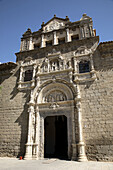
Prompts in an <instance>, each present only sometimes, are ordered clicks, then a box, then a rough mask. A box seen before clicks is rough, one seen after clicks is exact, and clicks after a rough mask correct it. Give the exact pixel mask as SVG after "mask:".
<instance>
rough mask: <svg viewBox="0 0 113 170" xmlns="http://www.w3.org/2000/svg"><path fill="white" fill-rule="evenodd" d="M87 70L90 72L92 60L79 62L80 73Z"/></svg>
mask: <svg viewBox="0 0 113 170" xmlns="http://www.w3.org/2000/svg"><path fill="white" fill-rule="evenodd" d="M87 72H90V62H89V61H81V62H80V63H79V73H87Z"/></svg>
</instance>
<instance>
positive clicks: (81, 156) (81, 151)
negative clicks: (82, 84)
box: [76, 84, 87, 162]
mask: <svg viewBox="0 0 113 170" xmlns="http://www.w3.org/2000/svg"><path fill="white" fill-rule="evenodd" d="M76 107H77V113H78V130H79V142H78V144H77V146H78V161H80V162H84V161H87V157H86V154H85V143H84V139H83V131H82V111H81V95H80V88H79V84H77V98H76Z"/></svg>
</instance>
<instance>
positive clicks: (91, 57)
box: [90, 54, 94, 71]
mask: <svg viewBox="0 0 113 170" xmlns="http://www.w3.org/2000/svg"><path fill="white" fill-rule="evenodd" d="M90 63H91V71H94V64H93V54H90Z"/></svg>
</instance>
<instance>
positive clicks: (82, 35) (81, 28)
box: [80, 26, 85, 39]
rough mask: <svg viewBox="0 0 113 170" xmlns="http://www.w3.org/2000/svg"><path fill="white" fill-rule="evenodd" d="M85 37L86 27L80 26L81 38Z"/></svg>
mask: <svg viewBox="0 0 113 170" xmlns="http://www.w3.org/2000/svg"><path fill="white" fill-rule="evenodd" d="M83 38H85V32H84V27H83V26H80V39H83Z"/></svg>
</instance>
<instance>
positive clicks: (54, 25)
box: [42, 15, 69, 32]
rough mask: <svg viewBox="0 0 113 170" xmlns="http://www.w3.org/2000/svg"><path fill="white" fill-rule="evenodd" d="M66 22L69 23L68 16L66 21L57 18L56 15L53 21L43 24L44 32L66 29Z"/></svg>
mask: <svg viewBox="0 0 113 170" xmlns="http://www.w3.org/2000/svg"><path fill="white" fill-rule="evenodd" d="M66 22H69V18H68V16H66V18H65V19H64V18H59V17H56V15H54V17H53V18H52V19H51V20H49V21H48V22H47V23H46V24H44V22H43V23H42V29H43V32H50V31H53V30H58V29H60V28H62V27H64V26H65V23H66Z"/></svg>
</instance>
